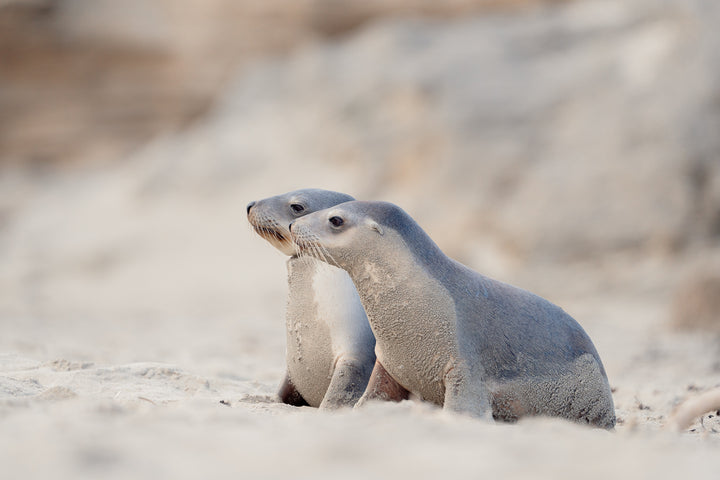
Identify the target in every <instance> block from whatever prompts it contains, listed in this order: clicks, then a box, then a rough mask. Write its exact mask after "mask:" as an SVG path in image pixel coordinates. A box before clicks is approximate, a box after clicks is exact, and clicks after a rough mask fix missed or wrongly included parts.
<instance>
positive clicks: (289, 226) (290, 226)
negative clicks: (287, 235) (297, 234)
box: [288, 222, 295, 232]
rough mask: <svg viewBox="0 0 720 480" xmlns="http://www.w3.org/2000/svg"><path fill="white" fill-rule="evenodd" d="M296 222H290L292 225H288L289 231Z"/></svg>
mask: <svg viewBox="0 0 720 480" xmlns="http://www.w3.org/2000/svg"><path fill="white" fill-rule="evenodd" d="M293 223H295V222H290V225H288V232H292V226H293Z"/></svg>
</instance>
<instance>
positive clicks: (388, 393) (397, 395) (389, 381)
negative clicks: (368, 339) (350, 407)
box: [355, 360, 410, 407]
mask: <svg viewBox="0 0 720 480" xmlns="http://www.w3.org/2000/svg"><path fill="white" fill-rule="evenodd" d="M409 397H410V392H409V391H408V390H406V389H405V387H403V386H402V385H400V384H399V383H398V382H397V381H395V379H394V378H392V377H391V376H390V374H389V373H388V371H387V370H385V367H383V366H382V363H380V361H379V360H375V367H373V371H372V374H371V375H370V380H369V381H368V385H367V388H366V389H365V393H364V394H363V396H362V397H361V398H360V400H359V401H358V403H357V404H356V405H355V406H356V407H360V406H362V405H364V404H365V403H366V402H368V401H370V400H383V401H386V402H388V401H389V402H399V401H401V400H407V399H408V398H409Z"/></svg>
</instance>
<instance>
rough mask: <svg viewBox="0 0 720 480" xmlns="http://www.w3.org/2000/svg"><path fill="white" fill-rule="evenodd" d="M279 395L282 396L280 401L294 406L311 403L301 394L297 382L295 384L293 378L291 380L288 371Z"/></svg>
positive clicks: (306, 405) (304, 405) (305, 405)
mask: <svg viewBox="0 0 720 480" xmlns="http://www.w3.org/2000/svg"><path fill="white" fill-rule="evenodd" d="M278 397H280V401H281V402H282V403H285V404H287V405H292V406H293V407H308V406H309V404H308V403H307V402H306V401H305V399H304V398H303V397H302V395H300V392H298V391H297V388H295V384H293V382H292V380H290V375H288V374H287V373H285V379H284V380H283V382H282V384H281V385H280V390H279V391H278Z"/></svg>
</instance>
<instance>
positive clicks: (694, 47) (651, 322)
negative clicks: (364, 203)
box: [0, 0, 720, 478]
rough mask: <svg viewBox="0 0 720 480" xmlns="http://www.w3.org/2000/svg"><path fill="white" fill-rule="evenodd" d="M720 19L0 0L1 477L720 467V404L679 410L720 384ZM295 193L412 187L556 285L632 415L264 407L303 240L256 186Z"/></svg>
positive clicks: (284, 1) (623, 7)
mask: <svg viewBox="0 0 720 480" xmlns="http://www.w3.org/2000/svg"><path fill="white" fill-rule="evenodd" d="M719 23H720V3H718V2H716V1H715V0H655V1H650V0H622V1H621V0H605V1H600V0H598V1H593V0H562V1H561V0H555V1H551V0H546V1H542V0H448V1H430V0H386V1H376V0H369V1H362V0H266V1H261V0H172V1H171V0H154V1H138V0H125V1H122V2H120V1H112V0H0V432H3V433H2V434H0V446H2V449H0V450H1V451H3V452H4V453H3V454H0V455H2V457H3V463H4V464H5V465H8V466H7V467H6V468H7V471H9V472H11V473H12V474H14V476H15V477H17V478H20V477H23V478H31V477H34V476H38V477H40V476H42V477H44V478H47V475H49V474H51V475H55V476H56V477H57V478H78V476H93V475H95V474H97V473H98V472H101V473H102V474H103V475H105V478H113V476H117V477H118V478H128V477H129V476H132V477H134V478H157V476H158V475H159V476H171V477H172V476H174V477H175V478H196V476H197V475H199V474H203V475H208V474H213V475H216V476H220V477H222V478H226V477H229V476H237V475H246V476H250V477H252V476H255V477H274V476H279V475H281V474H282V472H283V470H282V469H281V468H280V467H281V465H282V464H280V463H277V461H276V460H275V458H276V457H285V458H287V459H289V460H288V461H292V462H295V468H297V469H299V471H300V473H301V474H305V475H306V476H310V475H311V474H312V476H314V477H316V478H326V477H327V478H335V477H336V476H341V477H343V478H344V477H347V476H348V470H347V469H348V468H350V467H352V468H351V470H352V472H354V473H352V475H357V476H358V478H359V477H361V476H366V475H367V474H368V472H371V471H372V469H373V468H374V467H373V465H379V464H382V462H384V464H383V465H384V467H385V468H386V469H387V470H388V471H390V472H392V473H394V474H395V473H397V474H407V473H408V472H410V473H412V474H413V475H415V476H418V475H419V476H423V475H426V476H427V475H430V474H433V475H436V474H442V473H447V471H448V470H447V469H448V468H450V472H451V473H455V474H457V475H461V476H462V475H470V476H472V475H476V474H495V475H504V476H508V477H512V476H514V475H517V476H527V474H532V475H533V476H547V477H548V478H549V477H552V478H559V477H562V476H563V475H565V474H569V473H574V474H575V476H577V475H583V476H588V472H587V471H586V470H588V469H589V470H592V471H591V472H590V474H589V475H590V477H593V475H597V478H600V476H605V475H607V474H610V473H614V474H617V473H626V474H630V473H632V474H633V475H635V476H641V477H644V476H648V477H649V476H650V475H652V476H655V477H658V476H659V477H667V478H670V477H673V476H676V475H680V474H683V475H687V474H688V473H694V474H696V476H698V477H703V476H707V478H712V473H713V472H715V473H716V469H713V463H712V462H711V461H709V459H710V458H711V456H710V454H709V452H710V451H711V449H712V448H717V446H718V442H720V440H719V439H718V435H717V432H719V431H720V424H719V423H718V421H717V415H714V414H712V412H710V413H709V415H707V416H705V417H703V418H702V419H698V421H697V422H696V424H695V425H693V427H692V428H691V430H690V431H689V432H687V433H685V434H683V435H681V436H679V437H668V436H667V434H665V433H663V432H662V431H661V427H662V426H663V425H664V424H665V423H666V421H667V418H668V416H669V415H670V413H671V412H672V410H673V408H674V407H675V406H676V405H677V404H678V403H680V402H682V401H683V400H684V399H686V398H689V397H691V396H692V395H693V394H696V393H699V392H702V391H705V390H708V389H710V388H713V387H715V386H718V385H720V34H719V33H718V27H717V25H718V24H719ZM304 187H321V188H328V189H333V190H339V191H344V192H347V193H350V194H352V195H354V196H355V197H356V198H361V199H375V200H389V201H393V202H395V203H398V204H399V205H401V206H402V207H403V208H404V209H405V210H407V211H408V212H409V213H410V214H411V215H412V216H413V217H414V218H415V219H416V220H418V222H419V223H420V224H421V226H423V227H424V228H425V229H426V230H427V231H428V233H429V234H430V235H431V236H432V237H433V238H434V239H435V240H436V242H437V243H438V244H439V245H440V246H441V248H443V250H444V251H445V252H446V253H448V254H449V255H450V256H452V257H453V258H456V259H457V260H459V261H461V262H463V263H465V264H467V265H469V266H471V267H472V268H474V269H476V270H478V271H480V272H482V273H484V274H486V275H489V276H492V277H494V278H498V279H500V280H503V281H506V282H510V283H513V284H516V285H519V286H521V287H523V288H526V289H529V290H532V291H534V292H536V293H538V294H540V295H543V296H545V297H547V298H549V299H551V300H552V301H554V302H556V303H558V304H560V305H561V306H563V308H565V309H566V310H567V311H569V312H570V313H571V314H572V315H573V316H574V317H575V318H577V319H578V320H579V321H580V323H581V324H582V325H583V326H584V327H585V328H586V330H587V331H588V332H589V333H590V335H591V337H592V338H593V340H594V341H595V343H596V345H597V347H598V350H599V351H600V354H601V356H602V358H603V360H604V362H605V366H606V369H607V371H608V375H609V378H610V382H611V385H612V386H613V388H614V390H615V401H616V407H617V409H618V417H619V418H620V423H619V426H618V433H617V435H616V436H612V437H608V436H602V435H600V433H599V432H591V431H585V430H580V429H576V427H573V426H567V425H564V424H557V422H555V423H553V422H550V423H547V424H546V423H537V422H529V423H522V422H521V424H520V426H517V427H510V426H504V427H502V426H500V427H497V428H495V427H493V428H491V429H490V430H489V431H488V430H487V427H483V426H482V425H479V424H475V423H474V422H470V423H469V424H468V423H467V422H468V421H467V420H459V419H454V418H447V417H443V416H442V415H439V414H438V412H437V411H435V410H432V409H430V410H426V407H425V406H422V405H415V404H412V406H410V407H408V406H406V405H404V404H403V405H400V406H392V405H386V406H380V407H376V408H375V409H371V410H369V411H368V412H366V413H362V412H353V413H345V414H340V415H338V416H333V415H329V416H328V415H322V414H320V413H318V412H317V411H314V410H310V409H291V408H289V407H287V408H286V407H284V406H282V405H277V404H274V403H272V401H271V396H272V394H273V392H274V390H275V388H276V385H277V383H278V381H279V379H280V377H281V376H282V373H283V362H284V341H285V337H284V335H285V333H284V320H283V311H284V302H285V293H286V286H285V267H284V259H283V256H282V255H281V254H280V253H278V252H275V251H273V250H272V248H271V247H270V246H269V245H267V244H265V243H264V242H263V241H262V240H261V239H259V238H257V237H256V236H254V235H253V234H252V232H251V231H250V229H249V227H248V226H247V222H246V219H245V205H246V204H247V202H249V201H250V200H254V199H258V198H263V197H267V196H272V195H276V194H279V193H284V192H286V191H288V190H292V189H296V188H304ZM221 400H222V401H223V402H224V403H222V404H221V403H220V401H221ZM227 407H231V408H227ZM388 425H389V426H388ZM383 426H384V427H383ZM518 428H520V430H518ZM386 429H387V430H386ZM348 431H351V432H352V433H353V434H352V435H351V436H350V438H348ZM388 431H391V432H392V433H391V434H388ZM279 438H282V440H279ZM353 438H354V439H356V441H355V442H353V441H352V439H353ZM378 438H380V439H381V441H379V442H378ZM548 439H550V441H548ZM433 440H435V441H433ZM308 442H309V443H308ZM299 444H302V445H303V447H302V448H300V449H299V450H298V445H299ZM358 444H360V446H358ZM398 444H400V445H402V448H400V449H399V447H398ZM370 445H375V446H370ZM583 446H584V447H583ZM478 451H485V453H484V454H483V455H485V456H484V457H482V458H480V457H478ZM438 452H439V454H440V455H442V456H445V457H447V458H450V459H452V462H451V463H452V466H451V467H448V466H447V465H446V464H445V463H444V462H443V461H442V460H439V459H437V458H436V456H437V454H438ZM512 452H522V453H523V455H524V456H525V458H527V459H528V461H527V463H523V464H518V463H517V462H513V458H514V456H513V453H512ZM593 452H599V453H597V455H595V454H593ZM466 454H467V455H466ZM706 454H707V455H706ZM418 458H421V460H417V459H418ZM238 459H241V461H240V460H238ZM481 460H482V461H481ZM381 461H382V462H381ZM590 466H592V467H593V468H590ZM438 472H440V473H438ZM352 475H350V477H352ZM301 476H302V475H301ZM352 478H354V477H352Z"/></svg>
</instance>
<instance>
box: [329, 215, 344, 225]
mask: <svg viewBox="0 0 720 480" xmlns="http://www.w3.org/2000/svg"><path fill="white" fill-rule="evenodd" d="M329 222H330V223H332V225H333V227H341V226H342V224H343V223H345V220H343V219H342V218H340V217H330V219H329Z"/></svg>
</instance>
